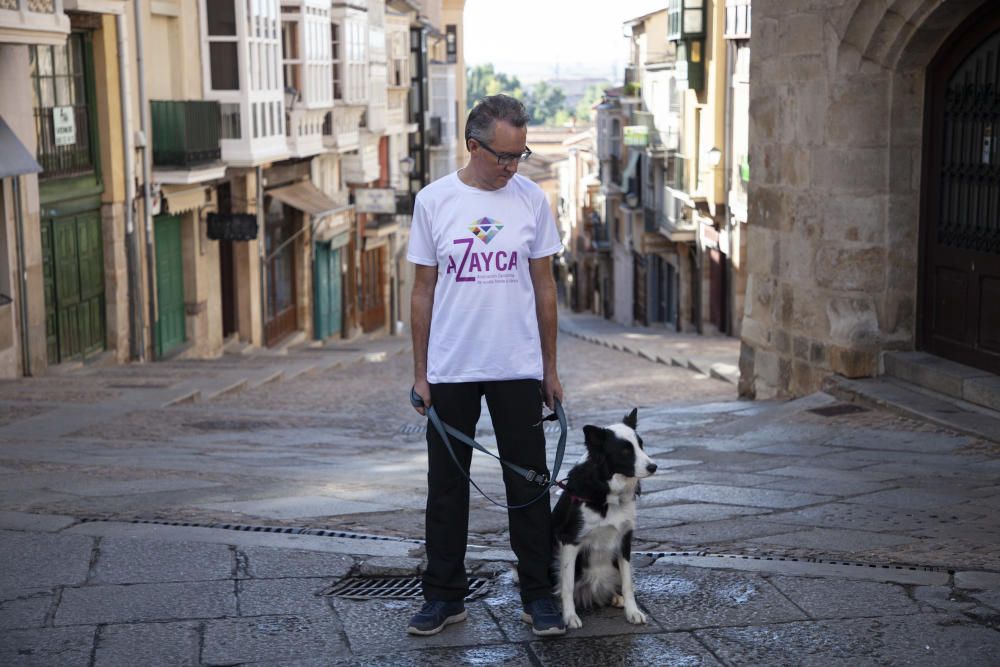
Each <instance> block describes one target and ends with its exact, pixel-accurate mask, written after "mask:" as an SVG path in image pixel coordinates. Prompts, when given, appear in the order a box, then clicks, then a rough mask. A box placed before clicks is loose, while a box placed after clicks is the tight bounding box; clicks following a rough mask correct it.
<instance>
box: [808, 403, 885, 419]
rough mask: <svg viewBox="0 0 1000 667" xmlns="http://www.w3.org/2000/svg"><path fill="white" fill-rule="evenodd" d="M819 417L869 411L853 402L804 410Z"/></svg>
mask: <svg viewBox="0 0 1000 667" xmlns="http://www.w3.org/2000/svg"><path fill="white" fill-rule="evenodd" d="M806 412H811V413H813V414H814V415H819V416H821V417H839V416H841V415H853V414H855V413H857V412H871V410H869V409H868V408H863V407H861V406H860V405H857V404H855V403H836V404H834V405H827V406H826V407H823V408H813V409H812V410H806Z"/></svg>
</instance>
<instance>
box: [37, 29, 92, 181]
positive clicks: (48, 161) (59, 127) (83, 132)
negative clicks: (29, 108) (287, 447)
mask: <svg viewBox="0 0 1000 667" xmlns="http://www.w3.org/2000/svg"><path fill="white" fill-rule="evenodd" d="M89 44H90V40H89V35H87V34H85V33H81V32H74V33H71V34H70V36H69V37H68V38H67V40H66V43H65V44H63V45H61V46H32V47H30V49H29V52H28V53H29V55H28V57H29V67H30V69H31V82H32V98H33V100H32V101H33V106H34V109H35V132H36V134H37V137H38V162H39V164H40V165H41V166H42V169H43V170H44V171H43V173H42V174H40V175H39V178H41V179H47V178H52V177H58V176H70V175H82V174H85V173H87V172H92V171H94V170H95V169H96V156H95V155H94V152H93V150H92V148H91V143H90V139H91V137H90V130H91V127H90V119H91V115H92V111H91V109H90V105H89V100H88V99H87V85H86V75H85V73H86V71H87V66H86V62H85V57H86V58H88V59H89V48H90V47H89ZM57 135H58V136H57Z"/></svg>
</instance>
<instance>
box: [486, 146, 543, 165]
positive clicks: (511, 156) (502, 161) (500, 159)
mask: <svg viewBox="0 0 1000 667" xmlns="http://www.w3.org/2000/svg"><path fill="white" fill-rule="evenodd" d="M477 141H478V140H477ZM479 145H480V146H482V147H483V148H485V149H486V150H487V151H489V153H490V154H491V155H493V157H495V158H496V159H497V166H498V167H506V166H507V165H509V164H512V163H514V162H524V161H525V160H527V159H528V158H529V157H531V149H530V148H528V147H527V146H525V147H524V152H523V153H497V152H496V151H495V150H493V149H492V148H490V147H489V146H487V145H486V144H485V143H483V142H482V141H480V142H479Z"/></svg>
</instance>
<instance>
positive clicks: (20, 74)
mask: <svg viewBox="0 0 1000 667" xmlns="http://www.w3.org/2000/svg"><path fill="white" fill-rule="evenodd" d="M445 4H446V5H447V7H443V6H442V2H441V1H440V0H438V1H437V2H430V1H428V2H415V1H411V0H394V1H391V2H389V3H388V5H387V3H386V2H384V0H352V1H349V2H336V1H332V0H255V1H254V2H242V1H237V0H163V1H160V2H154V3H147V2H127V1H126V0H52V1H51V2H41V3H39V2H29V1H28V0H23V1H22V0H11V1H10V2H7V3H3V5H2V6H0V54H2V56H3V57H2V59H0V81H3V82H4V84H5V86H6V88H5V90H10V91H21V94H17V95H6V96H4V99H3V100H2V101H0V119H2V120H3V125H0V139H2V140H3V141H9V142H10V145H11V146H12V147H15V146H16V147H17V149H18V150H16V151H15V150H13V149H12V150H11V151H7V150H5V151H4V155H3V157H2V158H0V174H3V175H4V177H3V179H2V189H0V192H2V195H0V203H2V207H0V211H2V221H3V225H2V226H0V229H2V231H3V235H2V237H0V241H2V243H0V251H2V252H0V261H2V262H3V264H2V265H0V268H2V269H3V270H2V271H0V275H2V276H3V278H2V282H0V375H2V376H5V377H16V376H19V375H37V374H44V373H45V372H47V371H48V369H49V368H50V367H53V366H56V365H60V364H71V363H82V362H86V363H90V362H93V361H94V360H95V359H97V358H100V359H107V360H109V361H117V362H125V361H129V360H155V359H164V358H173V357H176V356H185V357H213V356H218V355H219V354H221V353H222V352H223V350H224V349H225V348H226V346H227V345H234V346H238V347H241V346H246V345H251V346H271V345H278V344H281V345H287V344H289V343H290V342H297V341H303V342H304V341H305V340H308V339H312V338H315V339H319V340H325V339H328V338H331V337H335V338H340V337H352V336H355V335H358V334H360V333H362V332H366V333H379V332H385V333H394V332H395V331H397V329H398V327H397V326H396V324H397V321H399V320H401V319H405V318H406V310H405V308H404V307H403V305H402V304H403V303H404V301H405V297H406V295H407V294H408V287H407V285H406V279H405V276H404V275H403V273H404V270H403V269H402V267H403V266H404V265H405V262H401V261H400V257H402V254H403V251H402V249H403V248H404V247H405V241H406V229H407V228H408V225H409V210H410V205H411V204H410V202H411V201H412V196H413V194H415V192H416V190H417V189H419V187H421V186H422V185H424V184H426V182H428V180H427V179H428V176H429V165H428V160H427V156H428V154H429V150H428V146H427V140H428V136H429V134H430V133H429V128H430V122H429V119H430V114H429V113H428V112H429V111H430V102H431V97H430V95H429V94H428V91H429V85H428V84H429V78H430V77H429V72H430V67H431V62H432V61H435V60H437V59H439V60H441V61H446V60H447V59H448V57H449V52H448V49H449V47H448V44H449V43H450V44H452V45H454V44H455V43H456V40H459V41H458V42H457V43H460V35H461V31H460V29H458V28H455V26H460V25H461V12H462V11H463V6H464V3H460V2H459V3H454V2H452V3H445ZM443 17H448V20H449V21H452V22H453V23H452V24H451V25H452V28H453V29H451V30H449V28H448V27H447V26H446V25H444V24H443V23H442V22H441V21H442V18H443ZM449 35H450V36H451V40H450V42H449V38H448V36H449ZM165 53H169V54H171V57H162V54H165ZM453 61H454V62H453V64H452V67H453V68H454V69H459V68H461V66H462V65H461V58H460V56H459V55H454V57H453ZM459 78H461V80H462V81H464V75H463V77H455V76H453V77H452V79H453V80H455V81H457V80H458V79H459ZM455 85H457V84H455ZM463 85H464V84H463ZM451 98H452V99H456V100H459V99H461V100H463V103H464V91H455V90H453V91H451ZM456 127H457V126H456ZM5 146H6V144H5ZM457 151H458V146H457V145H453V146H452V154H451V155H450V156H446V157H447V159H448V160H450V161H451V162H452V163H454V162H455V159H456V158H455V154H456V153H457ZM14 156H24V157H25V159H24V160H20V159H18V160H15V159H14ZM362 191H363V192H362Z"/></svg>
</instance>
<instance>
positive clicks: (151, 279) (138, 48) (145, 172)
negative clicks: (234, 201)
mask: <svg viewBox="0 0 1000 667" xmlns="http://www.w3.org/2000/svg"><path fill="white" fill-rule="evenodd" d="M132 11H133V13H134V14H135V52H136V67H137V70H138V72H137V78H138V80H139V129H140V130H141V131H142V137H143V140H142V204H143V206H142V208H143V215H144V216H145V222H146V289H147V290H148V291H149V348H150V351H151V356H153V357H154V358H155V356H156V282H155V281H156V274H155V267H156V254H155V253H156V249H155V248H154V246H153V208H152V206H153V204H152V196H151V194H150V192H149V187H150V179H151V176H152V165H151V158H150V154H149V137H150V125H151V123H150V120H149V99H148V98H147V97H146V67H145V57H144V55H143V51H144V48H143V39H142V12H143V9H142V2H141V0H132Z"/></svg>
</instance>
